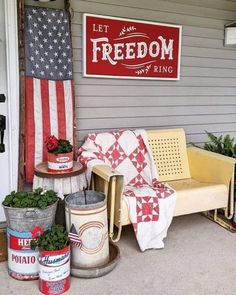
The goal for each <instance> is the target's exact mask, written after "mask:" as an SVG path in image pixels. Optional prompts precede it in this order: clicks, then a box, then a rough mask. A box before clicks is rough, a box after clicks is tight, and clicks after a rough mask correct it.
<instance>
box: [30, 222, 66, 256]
mask: <svg viewBox="0 0 236 295" xmlns="http://www.w3.org/2000/svg"><path fill="white" fill-rule="evenodd" d="M68 245H69V239H68V233H67V231H66V230H65V228H64V227H63V226H61V225H53V226H52V227H51V229H48V230H46V231H45V232H44V233H43V234H42V235H40V236H39V237H38V239H35V240H32V241H31V243H30V248H31V249H32V250H35V249H36V248H38V249H39V250H40V251H55V250H61V249H63V248H65V247H66V246H68Z"/></svg>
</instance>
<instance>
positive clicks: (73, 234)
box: [68, 224, 82, 248]
mask: <svg viewBox="0 0 236 295" xmlns="http://www.w3.org/2000/svg"><path fill="white" fill-rule="evenodd" d="M68 237H69V240H70V242H71V243H72V244H73V245H75V246H76V247H79V248H80V247H81V246H82V240H81V239H80V237H79V235H78V233H77V231H76V228H75V226H74V224H72V225H71V228H70V232H69V234H68Z"/></svg>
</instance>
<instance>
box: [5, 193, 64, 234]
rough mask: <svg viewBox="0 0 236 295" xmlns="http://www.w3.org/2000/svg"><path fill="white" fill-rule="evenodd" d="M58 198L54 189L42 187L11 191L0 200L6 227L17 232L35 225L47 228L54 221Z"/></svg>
mask: <svg viewBox="0 0 236 295" xmlns="http://www.w3.org/2000/svg"><path fill="white" fill-rule="evenodd" d="M58 199H59V198H58V196H57V193H56V192H55V191H53V190H43V189H42V188H37V189H35V190H34V191H33V192H16V191H12V192H11V193H10V194H9V195H7V196H6V197H5V199H4V200H3V202H2V206H3V209H4V213H5V215H6V220H7V225H8V227H9V228H11V229H12V230H15V231H18V232H29V231H31V230H32V229H33V228H34V227H35V226H40V227H42V228H43V229H48V228H49V227H51V226H52V224H53V223H54V220H55V214H56V208H57V202H58Z"/></svg>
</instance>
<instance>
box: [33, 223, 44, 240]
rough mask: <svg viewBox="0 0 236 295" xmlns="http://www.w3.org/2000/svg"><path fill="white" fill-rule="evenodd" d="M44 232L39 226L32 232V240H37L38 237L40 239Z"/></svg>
mask: <svg viewBox="0 0 236 295" xmlns="http://www.w3.org/2000/svg"><path fill="white" fill-rule="evenodd" d="M43 232H44V230H43V229H42V227H41V226H38V225H36V226H35V227H34V228H33V229H32V231H31V234H32V238H33V239H36V238H37V237H39V236H40V235H41V234H43Z"/></svg>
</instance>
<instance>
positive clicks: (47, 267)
mask: <svg viewBox="0 0 236 295" xmlns="http://www.w3.org/2000/svg"><path fill="white" fill-rule="evenodd" d="M30 246H31V249H32V250H35V249H38V250H39V289H40V291H41V292H42V293H44V294H55V295H57V294H62V293H64V292H65V291H67V290H68V289H69V287H70V247H69V239H68V233H67V231H66V230H65V229H64V227H63V226H61V225H54V226H52V228H51V229H49V230H46V231H45V232H44V233H43V234H42V235H40V236H39V237H38V238H37V239H36V240H32V241H31V245H30Z"/></svg>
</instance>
